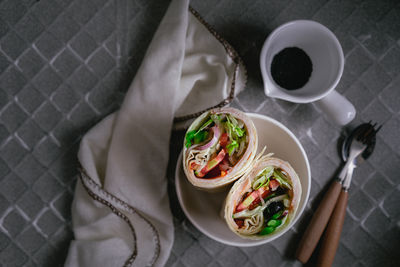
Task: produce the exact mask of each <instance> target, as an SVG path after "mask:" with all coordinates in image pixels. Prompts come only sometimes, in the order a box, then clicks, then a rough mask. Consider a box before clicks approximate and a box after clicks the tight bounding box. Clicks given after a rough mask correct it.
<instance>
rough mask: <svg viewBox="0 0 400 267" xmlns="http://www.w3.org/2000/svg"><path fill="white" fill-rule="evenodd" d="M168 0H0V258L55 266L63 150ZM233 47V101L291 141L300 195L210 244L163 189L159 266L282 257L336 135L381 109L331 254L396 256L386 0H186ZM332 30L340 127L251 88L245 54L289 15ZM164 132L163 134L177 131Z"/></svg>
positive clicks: (270, 261)
mask: <svg viewBox="0 0 400 267" xmlns="http://www.w3.org/2000/svg"><path fill="white" fill-rule="evenodd" d="M167 6H168V1H144V0H121V1H117V0H41V1H35V0H0V38H1V39H0V266H61V265H62V263H63V261H64V259H65V255H66V253H67V248H68V244H69V242H70V240H71V238H72V232H71V214H70V205H71V201H72V197H73V189H74V185H75V181H76V173H77V171H76V163H77V162H76V151H77V146H78V144H79V139H80V137H81V135H82V134H83V133H85V131H87V130H88V129H89V128H90V127H91V126H93V125H94V124H95V123H96V122H97V121H99V120H100V119H101V118H103V117H104V116H105V115H106V114H108V113H110V112H112V111H113V110H115V109H116V108H117V107H118V105H119V103H120V101H121V99H122V98H123V95H124V92H125V91H126V89H127V87H128V86H129V82H130V80H131V79H132V77H133V75H134V74H135V72H136V70H137V68H138V66H139V64H140V61H141V59H142V58H143V55H144V52H145V50H146V47H147V45H148V44H149V42H150V40H151V37H152V35H153V33H154V31H155V29H156V28H157V26H158V23H159V21H160V19H161V17H162V15H163V14H164V12H165V10H166V8H167ZM192 6H193V7H194V8H195V9H197V10H198V11H199V13H200V14H201V15H202V16H203V17H204V18H205V19H206V20H207V21H208V22H209V23H210V24H211V25H212V26H213V27H214V28H215V29H216V30H217V31H218V32H219V33H220V34H221V35H222V36H223V37H225V38H226V39H227V40H228V41H229V42H230V43H231V44H232V45H233V46H234V47H235V48H236V49H237V50H238V52H239V54H240V55H241V56H242V58H243V59H244V61H245V64H246V65H247V68H248V73H249V80H248V84H247V90H246V91H245V92H243V93H241V94H240V95H239V97H238V98H237V99H236V100H235V101H234V103H233V106H235V107H238V108H240V109H242V110H245V111H250V112H257V113H261V114H265V115H268V116H271V117H273V118H275V119H278V120H279V121H281V122H283V123H284V124H285V125H286V126H288V127H289V128H290V129H291V130H292V131H293V132H294V133H295V135H296V136H297V137H299V139H300V140H301V142H302V144H303V146H304V147H305V149H306V151H307V153H308V156H309V159H310V161H311V168H312V178H313V180H312V190H311V199H310V202H309V204H308V206H307V210H306V211H305V213H304V215H303V217H302V219H301V220H300V221H299V223H297V224H296V225H295V227H294V228H293V229H292V230H290V231H289V232H288V233H286V234H285V235H284V236H282V237H281V238H279V239H278V240H276V241H274V242H272V243H271V244H267V245H264V246H260V247H253V248H244V249H242V248H235V247H229V246H225V245H222V244H219V243H217V242H215V241H213V240H211V239H209V238H207V237H206V236H204V235H203V234H201V233H200V232H199V231H198V230H197V229H195V228H194V227H193V226H192V225H191V223H190V222H189V221H188V220H187V219H186V217H185V216H184V214H183V213H182V210H181V209H180V207H179V204H178V202H177V199H176V196H175V192H174V184H173V178H174V177H173V169H174V166H175V161H176V157H177V154H176V153H175V152H172V153H171V160H170V161H171V162H170V167H169V170H168V176H169V177H168V179H169V181H170V186H169V192H170V196H171V204H172V205H171V206H172V210H173V213H174V223H175V226H176V227H175V236H176V238H175V243H174V246H173V250H172V253H171V256H170V259H169V261H168V264H167V265H168V266H293V265H299V263H296V262H294V261H293V253H294V250H295V247H296V244H297V242H298V241H299V238H300V233H301V232H302V230H303V229H304V228H305V226H306V224H307V222H308V221H309V218H310V215H311V214H312V210H313V209H315V207H316V204H317V202H318V200H319V199H320V197H321V195H322V194H321V192H323V191H324V190H326V185H327V184H328V182H329V180H330V179H331V178H332V177H333V175H334V173H335V171H336V170H337V169H338V166H339V165H340V164H341V162H340V160H339V157H338V153H337V142H338V140H339V139H340V138H341V136H342V135H343V134H344V133H345V132H346V131H348V130H349V129H351V128H352V127H354V126H356V125H357V124H358V123H360V122H363V121H369V120H374V121H376V122H378V123H385V125H384V127H383V129H382V130H381V132H380V133H379V137H378V140H377V146H376V151H375V152H374V154H373V155H372V156H371V158H370V159H369V161H368V162H366V163H365V164H363V165H362V167H360V168H358V169H357V170H356V171H355V177H354V180H353V185H352V187H351V190H350V199H349V206H348V209H347V216H346V220H345V227H344V230H343V236H342V239H341V243H340V246H339V250H338V254H337V256H336V258H335V264H334V266H396V265H397V266H399V265H400V257H399V254H398V251H399V248H400V231H399V227H400V205H399V203H400V192H399V190H400V187H399V182H400V172H399V170H398V168H399V166H400V152H399V151H400V138H399V137H398V133H399V131H400V119H399V118H400V117H399V116H398V115H399V112H400V4H399V2H398V1H395V0H393V1H390V0H385V1H372V0H367V1H344V0H330V1H321V0H307V1H300V0H297V1H296V0H294V1H291V0H274V1H262V0H258V1H237V0H235V1H228V0H225V1H217V0H214V1H209V0H207V1H201V0H195V1H192ZM302 18H306V19H314V20H316V21H319V22H321V23H323V24H325V25H326V26H328V27H329V28H330V29H331V30H333V31H334V32H335V34H336V35H337V36H338V38H339V40H340V42H341V44H342V46H343V49H344V53H345V57H346V65H345V71H344V74H343V77H342V79H341V82H340V84H339V86H338V91H340V92H341V93H343V94H345V95H346V96H347V97H348V98H349V99H350V100H351V101H352V102H353V103H354V104H355V106H356V109H357V117H356V119H355V120H354V121H353V122H352V123H351V124H350V125H349V126H348V127H346V128H340V127H337V126H335V125H332V124H331V123H330V122H329V121H328V120H327V119H325V117H324V116H322V115H321V114H320V113H319V112H318V111H317V110H316V109H315V108H314V107H313V106H312V105H299V104H291V103H287V102H284V101H279V100H273V99H269V98H267V97H265V95H264V94H263V89H262V81H261V76H260V71H259V67H258V66H259V64H258V57H259V52H260V48H261V46H262V43H263V41H264V39H265V38H266V36H267V35H268V34H269V33H270V32H271V31H272V30H273V29H274V28H275V27H277V26H279V25H280V24H282V23H284V22H286V21H289V20H293V19H302ZM181 138H182V133H174V135H173V137H172V146H173V147H175V146H180V145H181Z"/></svg>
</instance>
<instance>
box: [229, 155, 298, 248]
mask: <svg viewBox="0 0 400 267" xmlns="http://www.w3.org/2000/svg"><path fill="white" fill-rule="evenodd" d="M300 197H301V184H300V180H299V177H298V175H297V174H296V172H295V171H294V170H293V168H292V167H291V166H290V164H289V163H288V162H286V161H283V160H281V159H278V158H273V157H271V156H269V155H267V156H264V157H262V158H260V159H259V160H258V161H257V162H256V163H255V164H254V166H253V169H252V170H251V172H249V173H248V174H247V175H246V176H243V177H242V178H241V179H240V180H238V181H237V182H236V183H235V184H234V185H233V187H232V188H231V190H230V191H229V194H228V196H227V198H226V200H225V209H224V217H225V220H226V222H227V224H228V226H229V228H230V229H231V230H232V231H233V232H234V233H236V234H237V235H239V236H240V237H243V238H248V239H255V240H259V239H264V238H266V237H267V236H268V235H272V234H275V233H277V232H279V231H281V230H283V229H284V228H286V226H287V225H288V224H289V223H290V221H291V220H292V219H293V218H294V216H295V214H296V211H297V208H298V205H299V201H300Z"/></svg>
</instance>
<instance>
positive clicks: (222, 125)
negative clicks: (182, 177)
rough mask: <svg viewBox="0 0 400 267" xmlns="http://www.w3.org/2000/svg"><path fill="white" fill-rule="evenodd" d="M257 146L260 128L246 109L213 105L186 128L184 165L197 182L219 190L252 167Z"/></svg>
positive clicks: (212, 189)
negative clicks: (256, 126) (244, 110)
mask: <svg viewBox="0 0 400 267" xmlns="http://www.w3.org/2000/svg"><path fill="white" fill-rule="evenodd" d="M256 150H257V132H256V128H255V126H254V124H253V122H252V121H251V119H250V118H249V117H248V116H247V115H246V114H245V113H243V112H241V111H240V110H237V109H234V108H217V109H212V110H210V111H207V112H205V113H203V114H202V115H200V116H199V117H198V118H197V119H196V120H195V121H194V122H193V123H192V124H191V126H190V127H189V129H188V130H187V132H186V135H185V141H184V148H183V169H184V172H185V174H186V177H187V178H188V180H189V181H190V182H191V183H192V184H193V185H194V186H196V187H197V188H200V189H204V190H208V191H215V190H217V189H219V188H222V187H224V186H226V185H227V184H230V183H232V182H233V181H235V180H237V179H238V178H240V177H241V176H242V175H243V174H245V173H246V172H248V171H250V169H251V166H252V164H253V159H254V157H255V154H256Z"/></svg>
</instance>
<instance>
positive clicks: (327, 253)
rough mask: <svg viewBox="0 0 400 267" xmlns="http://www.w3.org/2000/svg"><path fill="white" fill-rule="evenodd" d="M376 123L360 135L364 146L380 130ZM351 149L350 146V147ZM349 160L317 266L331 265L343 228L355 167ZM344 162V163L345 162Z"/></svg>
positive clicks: (326, 266) (325, 266)
mask: <svg viewBox="0 0 400 267" xmlns="http://www.w3.org/2000/svg"><path fill="white" fill-rule="evenodd" d="M375 126H376V123H375V124H374V125H371V127H370V128H369V129H368V131H366V132H365V133H364V135H363V136H361V137H360V141H359V142H362V143H363V144H364V145H365V144H366V146H368V145H370V144H371V142H372V140H373V139H374V138H375V135H376V133H377V132H378V131H379V130H380V128H381V127H382V126H379V127H378V128H377V129H375ZM350 149H351V148H350ZM349 160H350V157H349V159H348V161H347V162H349V165H348V169H347V172H346V173H345V176H344V178H343V180H342V184H343V185H342V190H341V192H340V195H339V197H338V200H337V202H336V205H335V209H334V210H333V213H332V215H331V218H330V219H329V224H328V226H327V228H326V230H325V234H324V237H323V239H322V244H321V249H320V252H319V255H318V260H317V266H319V267H329V266H331V265H332V263H333V260H334V258H335V254H336V250H337V248H338V245H339V240H340V235H341V232H342V228H343V223H344V218H345V215H346V207H347V202H348V190H349V187H350V184H351V178H352V175H353V170H354V168H355V167H356V164H355V161H354V159H353V160H352V161H349ZM347 162H346V163H347Z"/></svg>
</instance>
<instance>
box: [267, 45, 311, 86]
mask: <svg viewBox="0 0 400 267" xmlns="http://www.w3.org/2000/svg"><path fill="white" fill-rule="evenodd" d="M312 70H313V66H312V62H311V59H310V57H309V56H308V55H307V54H306V52H304V51H303V50H302V49H300V48H298V47H287V48H285V49H283V50H282V51H280V52H279V53H278V54H276V55H275V56H274V58H273V59H272V64H271V75H272V78H273V79H274V81H275V82H276V83H277V84H278V85H279V86H280V87H282V88H285V89H287V90H296V89H300V88H302V87H303V86H304V85H305V84H306V83H307V82H308V80H309V79H310V77H311V72H312Z"/></svg>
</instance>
